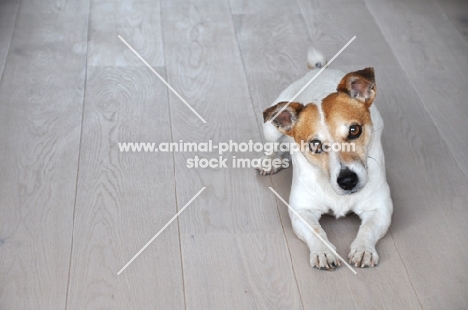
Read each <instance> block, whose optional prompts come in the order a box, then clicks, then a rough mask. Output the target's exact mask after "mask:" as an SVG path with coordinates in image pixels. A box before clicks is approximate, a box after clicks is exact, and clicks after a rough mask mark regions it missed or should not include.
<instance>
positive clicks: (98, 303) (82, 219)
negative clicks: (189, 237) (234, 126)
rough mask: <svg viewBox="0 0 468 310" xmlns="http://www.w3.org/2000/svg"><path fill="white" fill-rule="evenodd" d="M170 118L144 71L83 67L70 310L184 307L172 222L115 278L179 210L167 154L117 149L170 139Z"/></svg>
mask: <svg viewBox="0 0 468 310" xmlns="http://www.w3.org/2000/svg"><path fill="white" fill-rule="evenodd" d="M124 48H127V47H126V46H123V47H122V46H121V49H124ZM156 70H158V71H159V72H164V69H163V68H156ZM167 115H168V106H167V92H166V88H165V86H164V85H163V84H162V83H160V82H159V80H158V78H157V77H156V76H155V75H154V74H153V73H152V72H151V71H150V70H149V69H148V68H146V67H145V66H140V67H119V68H114V67H88V79H87V84H86V100H85V111H84V122H83V136H82V143H81V154H80V173H79V181H78V192H77V200H76V212H75V229H74V238H73V256H72V263H71V271H70V287H69V293H68V309H100V308H108V307H109V308H112V309H134V308H144V309H149V308H158V309H159V308H169V309H180V308H183V305H184V298H183V287H182V270H181V264H180V250H179V237H178V230H177V223H173V224H172V225H171V226H169V227H168V228H167V229H166V230H165V231H164V233H163V234H161V235H160V236H159V237H158V238H157V239H156V240H155V241H154V242H153V243H152V244H151V246H149V247H148V248H147V249H146V250H145V251H144V252H143V253H142V254H141V255H140V256H139V257H138V258H137V259H136V260H135V261H134V262H133V263H132V264H131V265H130V266H129V267H128V268H127V269H126V270H125V271H124V272H123V273H122V274H120V276H118V275H117V272H118V271H119V270H120V269H121V268H122V267H123V266H124V265H125V264H126V263H127V262H128V261H129V260H130V259H131V258H132V257H133V255H135V254H136V253H137V252H138V251H139V250H140V249H141V248H142V247H143V246H144V245H145V244H146V243H147V242H148V241H149V240H150V239H151V238H152V237H153V236H154V235H155V234H156V233H157V232H158V231H159V230H160V229H161V228H162V227H163V226H164V225H165V224H166V223H167V222H168V221H169V220H170V218H171V217H172V216H173V215H174V214H175V213H176V212H177V208H176V201H175V192H174V190H175V189H174V174H173V169H174V168H173V160H172V154H170V153H165V154H164V153H158V154H157V156H156V154H155V153H125V152H119V148H118V143H119V142H140V141H141V142H152V141H154V142H160V141H164V140H167V139H170V136H171V134H170V127H169V119H168V117H167Z"/></svg>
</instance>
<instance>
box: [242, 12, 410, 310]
mask: <svg viewBox="0 0 468 310" xmlns="http://www.w3.org/2000/svg"><path fill="white" fill-rule="evenodd" d="M325 11H326V10H325ZM335 18H339V17H335ZM306 20H307V18H306ZM236 25H237V26H238V27H237V31H238V37H239V38H240V40H239V42H240V47H241V51H242V55H243V59H244V64H245V67H246V71H247V74H248V77H249V81H251V83H250V89H251V92H252V98H258V102H256V104H259V106H258V109H259V110H260V113H259V114H260V116H261V110H262V109H264V108H265V107H267V106H268V105H269V104H270V103H271V101H272V100H274V99H275V98H276V96H277V95H278V94H279V93H280V92H281V91H282V90H283V89H284V88H285V87H287V86H288V85H289V84H290V83H292V82H294V81H295V80H296V79H298V78H299V77H302V76H303V74H304V73H305V72H306V70H307V69H306V68H307V66H306V62H307V59H306V58H307V57H306V52H307V49H308V47H309V44H311V43H310V42H311V41H310V39H309V36H308V32H307V26H306V25H305V23H304V19H302V18H300V17H298V16H287V15H286V16H282V17H281V18H279V17H277V16H274V17H271V16H262V15H244V16H236ZM362 26H365V25H362ZM315 32H318V31H317V30H316V31H315ZM293 34H294V35H293ZM265 37H267V38H268V41H265V40H259V38H265ZM317 43H318V44H320V42H317ZM336 48H337V47H335V49H336ZM339 48H340V47H339ZM260 55H261V56H264V55H265V57H260V58H259V56H260ZM333 67H337V66H336V65H333ZM277 76H278V77H282V79H280V78H276V77H277ZM260 104H262V105H263V107H262V106H260ZM291 173H292V171H291V169H288V170H285V171H281V172H280V173H278V174H276V175H273V176H272V179H273V184H274V187H275V189H276V190H277V191H278V192H279V193H280V194H281V196H282V197H284V198H286V199H287V197H289V190H290V187H291V178H292V175H291ZM277 207H278V210H279V212H280V214H281V219H282V222H283V225H284V229H285V234H286V237H287V240H288V245H289V249H290V252H291V255H292V260H293V266H294V271H295V275H296V278H297V281H298V284H299V289H300V291H301V297H302V301H303V304H304V308H305V309H312V308H317V309H337V308H342V307H344V306H345V305H346V308H348V309H360V308H364V309H367V308H376V309H377V308H378V309H382V308H383V309H385V308H387V309H391V308H393V309H396V308H401V307H404V308H406V309H418V308H419V304H418V301H417V298H416V295H415V293H414V291H413V290H412V288H411V283H410V280H409V277H408V276H407V275H406V273H405V271H404V264H403V262H402V261H401V258H400V257H399V254H398V251H397V249H396V248H395V246H394V244H393V239H392V237H391V235H388V236H387V237H386V238H385V239H384V240H383V241H382V242H381V243H380V244H379V245H378V250H380V253H381V256H382V257H383V258H385V259H382V263H381V266H379V267H378V268H375V269H365V270H361V269H359V270H358V276H355V275H354V274H353V273H351V272H350V271H349V270H348V269H347V268H346V267H344V266H343V267H341V268H339V269H338V270H337V271H335V272H320V271H317V270H316V269H313V268H312V267H311V266H310V264H309V250H308V248H307V246H306V245H305V244H304V243H303V242H302V241H300V240H299V239H298V238H297V237H296V235H295V234H294V233H293V231H292V227H291V222H290V219H289V215H288V212H287V207H286V206H285V205H284V204H283V203H282V202H280V201H278V205H277ZM322 224H323V225H324V227H325V230H326V231H327V233H328V235H329V238H330V240H331V241H332V242H333V244H335V245H336V246H337V249H338V252H339V253H340V254H341V255H342V256H343V257H347V254H348V251H349V245H350V244H351V242H352V241H353V238H354V236H355V235H356V233H357V229H358V226H359V221H358V219H357V218H355V217H352V218H345V219H341V220H338V221H337V220H334V219H332V218H330V217H325V218H324V219H323V220H322ZM369 295H378V296H379V301H376V300H374V299H372V298H369Z"/></svg>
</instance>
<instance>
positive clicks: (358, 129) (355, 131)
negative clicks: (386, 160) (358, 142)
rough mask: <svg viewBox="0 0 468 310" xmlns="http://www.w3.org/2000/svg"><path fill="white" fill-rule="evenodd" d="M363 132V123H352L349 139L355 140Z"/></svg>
mask: <svg viewBox="0 0 468 310" xmlns="http://www.w3.org/2000/svg"><path fill="white" fill-rule="evenodd" d="M361 134H362V126H361V125H352V126H351V127H349V133H348V139H350V140H353V139H357V138H359V137H360V136H361Z"/></svg>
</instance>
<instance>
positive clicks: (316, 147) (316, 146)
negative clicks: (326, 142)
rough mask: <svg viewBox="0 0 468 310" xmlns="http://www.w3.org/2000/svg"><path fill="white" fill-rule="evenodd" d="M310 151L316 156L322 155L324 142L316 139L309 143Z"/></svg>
mask: <svg viewBox="0 0 468 310" xmlns="http://www.w3.org/2000/svg"><path fill="white" fill-rule="evenodd" d="M309 150H310V151H311V152H312V153H315V154H320V153H322V142H321V141H320V140H316V139H314V140H311V141H309Z"/></svg>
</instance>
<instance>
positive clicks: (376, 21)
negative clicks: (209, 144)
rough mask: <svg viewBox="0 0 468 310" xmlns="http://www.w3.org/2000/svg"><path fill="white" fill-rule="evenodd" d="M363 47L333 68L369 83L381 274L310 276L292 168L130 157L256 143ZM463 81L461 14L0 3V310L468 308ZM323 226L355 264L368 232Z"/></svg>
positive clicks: (467, 54)
mask: <svg viewBox="0 0 468 310" xmlns="http://www.w3.org/2000/svg"><path fill="white" fill-rule="evenodd" d="M118 35H121V36H122V37H123V38H124V39H125V40H127V41H128V43H129V44H130V45H132V46H133V47H134V48H135V50H136V51H138V52H139V53H140V54H141V56H142V57H143V58H144V59H146V61H147V62H148V63H149V64H150V65H151V66H152V67H153V68H154V69H155V70H156V71H157V72H158V73H159V74H161V75H162V76H163V77H164V78H166V79H167V81H168V82H169V83H170V84H171V85H172V87H173V88H174V89H176V90H177V91H178V92H179V93H180V95H181V96H182V97H183V98H185V99H186V100H187V102H188V103H190V104H191V105H192V106H193V107H194V109H195V110H196V111H197V112H198V113H199V114H200V115H202V116H203V118H204V119H206V120H207V124H203V123H202V122H201V121H200V119H198V118H197V116H195V115H194V114H193V113H192V112H191V111H190V110H189V109H188V108H187V107H186V106H185V105H184V103H183V102H181V101H180V100H179V99H178V98H177V97H176V96H175V95H174V94H173V93H171V92H170V91H169V90H168V88H167V87H166V86H165V85H164V84H163V83H162V82H161V81H160V80H159V79H158V78H157V77H156V76H155V75H154V74H153V73H152V72H151V71H150V70H149V69H148V68H147V67H146V66H145V65H144V64H143V63H142V62H141V61H140V60H139V59H138V58H137V57H136V56H135V55H134V54H133V53H132V52H131V51H130V50H129V49H128V48H127V47H126V46H125V45H124V44H123V43H122V42H121V41H120V40H119V38H118V37H117V36H118ZM354 35H356V36H357V39H356V40H355V41H354V42H353V43H352V44H351V45H350V46H349V48H347V49H346V50H345V51H344V52H343V53H342V54H341V55H340V56H339V57H338V58H337V59H336V60H335V62H334V63H333V65H332V66H333V67H335V68H338V69H341V70H343V71H350V70H354V69H361V68H364V67H367V66H373V67H375V70H376V75H377V83H378V88H379V93H378V99H377V100H376V101H375V104H377V105H378V106H379V109H380V111H381V113H382V115H383V118H384V120H385V123H386V128H385V131H384V135H383V144H384V149H385V153H386V162H387V173H388V179H389V183H390V186H391V189H392V196H393V199H394V207H395V211H394V216H393V222H392V226H391V228H390V231H389V233H388V234H387V235H386V236H385V238H384V239H382V241H381V242H380V243H379V244H378V247H377V250H378V251H379V254H380V257H381V262H380V264H379V266H378V267H377V268H369V269H358V270H357V272H358V274H357V275H354V274H352V273H351V272H350V271H349V270H348V269H347V268H345V267H341V268H338V269H337V270H336V271H334V272H325V271H318V270H316V269H313V268H311V267H310V265H309V261H308V249H307V248H306V245H305V244H304V243H303V242H301V241H300V240H298V239H297V237H296V236H295V235H294V233H293V232H292V229H291V224H290V221H289V218H288V214H287V209H286V207H285V205H283V204H282V203H281V202H280V201H279V200H277V199H276V198H275V196H274V195H273V194H272V193H271V192H270V191H269V189H268V187H269V186H272V187H274V188H275V189H276V190H277V191H278V192H279V193H280V194H281V195H282V196H283V197H288V195H289V190H290V184H291V169H289V170H284V171H281V172H280V173H278V174H276V175H273V176H271V177H262V176H259V175H258V174H257V173H256V172H255V171H254V170H252V169H235V168H227V169H221V168H220V169H189V168H187V166H186V160H187V159H188V158H192V157H194V156H195V155H198V156H200V157H203V158H211V157H217V155H216V154H206V153H198V154H194V153H174V154H173V153H161V152H159V153H156V154H155V153H121V152H119V150H118V142H155V143H160V142H171V141H175V142H178V141H180V140H183V141H189V142H206V141H208V140H209V139H211V140H213V141H215V142H226V141H228V140H230V139H232V140H234V141H238V142H243V141H248V140H254V141H261V139H262V137H261V134H260V128H261V123H262V117H261V112H262V110H263V109H264V108H265V107H267V106H268V105H269V104H270V103H271V102H272V100H274V99H275V98H276V96H277V95H278V94H279V93H280V92H281V91H282V90H283V89H284V88H285V87H287V86H288V85H289V84H290V83H291V82H293V81H295V80H296V79H297V78H299V77H301V76H302V75H303V74H304V73H305V72H306V70H307V67H306V53H307V48H308V47H309V46H310V45H311V44H312V42H313V43H314V45H315V46H316V47H317V48H318V49H320V50H321V51H323V52H324V53H325V54H326V55H327V56H328V58H331V57H332V56H333V55H334V54H335V53H336V52H337V51H338V50H339V49H341V48H342V47H343V46H344V45H345V44H346V43H347V42H348V40H350V39H351V38H352V37H353V36H354ZM467 72H468V2H466V1H465V0H410V1H398V0H350V1H343V0H327V1H317V0H297V1H290V0H255V1H254V0H251V1H248V0H239V1H237V0H231V1H230V2H229V0H220V1H209V0H198V1H182V0H154V1H149V0H147V1H144V0H139V1H133V2H132V1H111V0H103V1H102V0H77V1H71V0H68V1H67V0H17V1H15V0H11V1H8V0H7V1H5V0H0V77H1V80H0V145H1V151H0V214H1V215H0V309H80V310H81V309H196V310H199V309H268V310H270V309H287V310H289V309H468V295H467V292H468V264H467V263H468V246H467V245H468V160H466V154H467V152H468V139H467V136H468V104H467V98H468V75H467ZM232 155H236V154H226V155H225V157H226V158H231V156H232ZM242 156H244V157H245V156H248V157H249V158H254V157H258V154H254V153H249V154H243V155H242ZM202 187H206V190H205V191H204V192H203V193H202V194H201V195H200V196H199V197H197V198H196V199H195V200H194V201H193V203H191V204H190V205H189V207H188V208H187V209H186V210H185V211H184V212H183V213H182V214H181V215H180V217H178V219H177V220H176V221H174V222H173V223H172V224H171V225H169V226H168V228H167V229H166V230H164V231H163V232H162V233H161V235H160V236H159V237H158V238H156V239H155V240H154V242H153V243H151V244H150V245H149V246H148V247H147V248H146V250H145V251H144V252H143V253H142V254H141V255H139V256H138V257H137V258H136V259H135V261H133V263H132V264H131V265H129V267H128V268H127V269H125V270H124V271H123V272H122V273H121V274H120V275H117V272H118V271H119V270H120V269H121V268H122V267H123V266H124V265H125V264H126V263H127V262H128V261H129V260H130V259H131V258H132V257H133V256H134V255H135V254H136V253H137V252H138V251H139V250H140V249H141V248H142V247H143V246H144V245H145V244H146V242H148V240H150V239H151V238H152V237H153V236H154V235H155V234H156V233H157V232H158V231H159V230H160V229H161V228H162V227H163V226H164V225H165V224H166V223H167V222H168V221H169V220H170V219H171V218H172V217H173V216H174V214H175V213H177V211H178V210H181V208H182V207H183V206H184V205H185V204H186V203H187V202H188V201H189V200H190V199H191V198H192V197H193V196H194V195H195V194H196V193H197V192H198V191H199V190H200V189H201V188H202ZM322 224H323V226H324V227H325V230H326V231H327V232H328V235H329V238H330V240H331V241H332V242H333V243H334V244H335V245H336V246H337V250H338V252H339V253H340V254H341V255H342V256H346V255H347V253H348V249H349V245H350V244H351V242H352V240H353V238H354V236H355V234H356V232H357V229H358V226H359V221H358V219H357V218H356V217H353V216H350V217H347V218H345V219H340V220H335V219H333V218H329V217H325V218H324V219H323V220H322Z"/></svg>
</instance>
